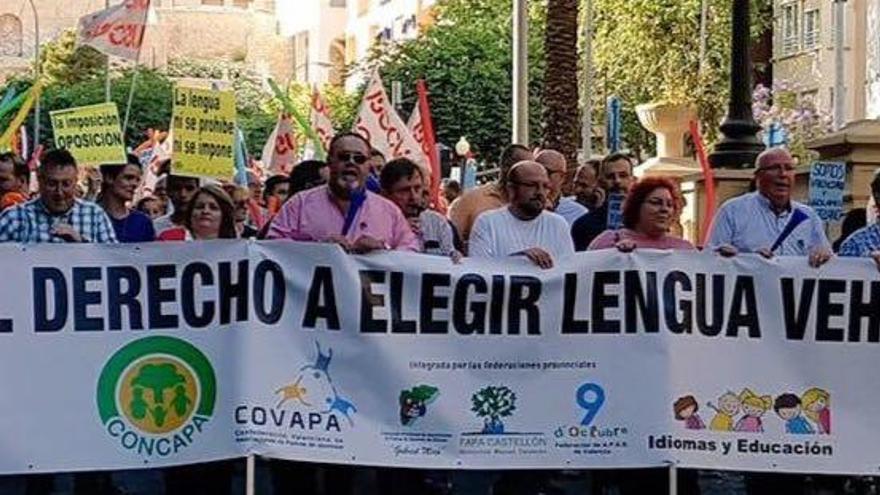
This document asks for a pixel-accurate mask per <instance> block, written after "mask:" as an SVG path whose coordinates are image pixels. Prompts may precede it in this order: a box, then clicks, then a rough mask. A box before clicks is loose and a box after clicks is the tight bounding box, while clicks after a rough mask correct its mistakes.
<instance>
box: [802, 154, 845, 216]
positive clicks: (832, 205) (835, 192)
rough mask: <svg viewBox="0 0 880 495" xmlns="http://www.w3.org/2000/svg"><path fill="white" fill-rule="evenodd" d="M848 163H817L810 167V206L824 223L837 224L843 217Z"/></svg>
mask: <svg viewBox="0 0 880 495" xmlns="http://www.w3.org/2000/svg"><path fill="white" fill-rule="evenodd" d="M845 188H846V163H844V162H815V163H813V166H812V167H810V206H812V207H813V209H814V210H816V214H817V215H819V218H821V219H822V221H823V222H836V221H838V220H840V217H841V216H843V190H844V189H845Z"/></svg>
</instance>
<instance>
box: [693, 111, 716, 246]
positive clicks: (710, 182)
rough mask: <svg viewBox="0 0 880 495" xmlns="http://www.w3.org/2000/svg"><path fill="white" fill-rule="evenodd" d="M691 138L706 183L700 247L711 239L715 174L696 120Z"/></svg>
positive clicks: (713, 216)
mask: <svg viewBox="0 0 880 495" xmlns="http://www.w3.org/2000/svg"><path fill="white" fill-rule="evenodd" d="M690 127H691V138H692V139H693V140H694V148H695V149H696V151H697V160H698V161H699V162H700V168H702V169H703V180H704V181H705V182H706V212H705V215H704V217H703V225H702V226H701V227H700V247H703V246H705V245H706V241H707V240H708V238H709V229H710V228H711V227H712V219H713V218H715V172H714V171H713V170H712V166H711V165H709V158H708V157H707V156H706V145H705V144H704V143H703V135H702V134H700V126H699V124H698V123H697V121H696V120H692V121H691V123H690Z"/></svg>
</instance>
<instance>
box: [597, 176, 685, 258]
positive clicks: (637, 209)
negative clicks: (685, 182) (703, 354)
mask: <svg viewBox="0 0 880 495" xmlns="http://www.w3.org/2000/svg"><path fill="white" fill-rule="evenodd" d="M680 207H681V194H680V193H679V190H678V186H677V185H676V184H675V182H673V181H672V180H671V179H668V178H665V177H648V178H646V179H642V180H641V181H640V182H638V183H636V184H635V185H634V186H633V187H632V188H631V189H630V191H629V194H628V195H627V197H626V200H625V201H624V203H623V228H622V229H615V230H606V231H605V232H603V233H601V234H599V237H596V238H595V239H594V240H593V242H592V243H590V247H589V249H591V250H595V249H609V248H617V249H618V250H620V251H622V252H625V253H628V252H630V251H632V250H634V249H637V248H638V249H681V250H693V249H695V248H694V245H693V244H691V243H690V242H689V241H686V240H684V239H680V238H678V237H675V236H672V235H670V234H669V232H670V229H671V227H672V224H673V222H674V221H675V213H676V212H677V211H678V210H679V209H680Z"/></svg>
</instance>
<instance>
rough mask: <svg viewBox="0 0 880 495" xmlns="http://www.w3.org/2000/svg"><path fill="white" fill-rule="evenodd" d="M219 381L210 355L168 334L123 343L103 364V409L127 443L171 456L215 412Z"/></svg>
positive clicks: (107, 423)
mask: <svg viewBox="0 0 880 495" xmlns="http://www.w3.org/2000/svg"><path fill="white" fill-rule="evenodd" d="M216 398H217V383H216V378H215V376H214V369H213V368H212V367H211V363H210V362H209V361H208V358H206V357H205V355H204V354H202V352H201V351H199V350H198V349H197V348H195V347H194V346H193V345H192V344H190V343H188V342H185V341H183V340H180V339H176V338H173V337H165V336H156V337H147V338H144V339H140V340H137V341H135V342H131V343H129V344H128V345H126V346H124V347H122V348H121V349H119V350H118V351H116V353H115V354H113V356H112V357H111V358H110V360H109V361H107V363H106V364H105V365H104V369H103V370H101V377H100V378H99V379H98V396H97V399H98V415H99V416H100V418H101V422H102V423H103V424H104V428H105V429H106V431H107V433H108V434H109V435H110V436H111V437H113V438H114V439H115V440H116V441H118V442H119V443H120V445H122V447H123V448H125V449H127V450H129V451H132V452H136V453H137V454H138V455H144V456H160V457H166V456H169V455H172V454H175V453H177V452H179V451H180V450H181V449H183V448H186V447H188V446H189V445H191V444H192V443H193V442H194V441H195V440H196V437H197V436H198V435H199V434H200V433H201V432H202V430H203V429H204V425H205V423H207V422H208V421H209V420H210V418H211V416H212V415H213V413H214V403H215V400H216Z"/></svg>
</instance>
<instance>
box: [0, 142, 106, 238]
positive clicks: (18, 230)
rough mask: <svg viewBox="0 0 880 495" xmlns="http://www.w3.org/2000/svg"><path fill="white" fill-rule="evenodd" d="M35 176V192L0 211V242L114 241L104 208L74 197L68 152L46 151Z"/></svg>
mask: <svg viewBox="0 0 880 495" xmlns="http://www.w3.org/2000/svg"><path fill="white" fill-rule="evenodd" d="M37 177H38V180H39V196H37V197H36V198H35V199H32V200H31V201H28V202H26V203H22V204H20V205H17V206H15V207H14V208H10V209H8V210H6V211H4V212H3V214H2V215H0V242H20V243H25V244H34V243H44V242H53V243H62V242H95V243H115V242H116V235H115V234H114V233H113V226H112V225H111V224H110V219H109V218H107V214H106V213H104V210H103V209H102V208H101V207H100V206H98V205H97V204H95V203H92V202H90V201H83V200H81V199H77V197H76V185H77V178H78V170H77V165H76V160H75V159H74V158H73V156H72V155H71V154H70V152H68V151H67V150H64V149H59V150H53V151H50V152H48V153H46V156H45V157H44V158H43V160H42V165H41V166H40V170H39V173H38V176H37Z"/></svg>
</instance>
